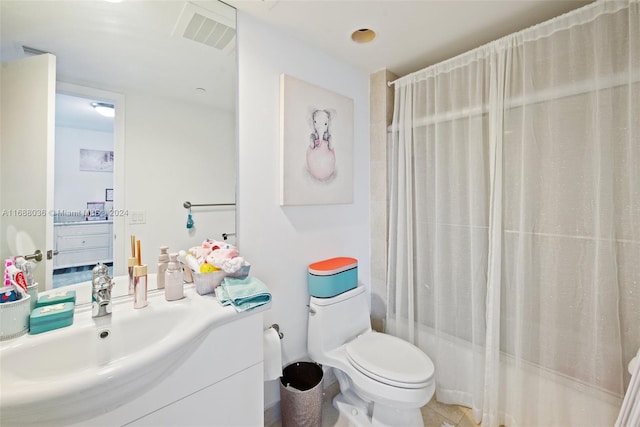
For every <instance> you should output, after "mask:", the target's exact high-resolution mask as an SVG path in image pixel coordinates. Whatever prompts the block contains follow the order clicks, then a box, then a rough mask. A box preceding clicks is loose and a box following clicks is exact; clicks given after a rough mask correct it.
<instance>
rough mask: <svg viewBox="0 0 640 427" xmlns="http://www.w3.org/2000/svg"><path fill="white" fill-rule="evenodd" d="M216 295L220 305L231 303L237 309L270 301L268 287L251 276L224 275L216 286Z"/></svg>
mask: <svg viewBox="0 0 640 427" xmlns="http://www.w3.org/2000/svg"><path fill="white" fill-rule="evenodd" d="M218 289H220V291H218ZM216 296H217V297H218V300H219V301H220V303H221V304H222V305H229V304H231V305H232V306H233V307H234V308H235V309H236V310H237V311H247V310H251V309H252V308H256V307H260V306H261V305H264V304H267V303H269V302H270V301H271V292H269V288H267V286H266V285H265V284H264V283H262V282H261V281H260V280H259V279H257V278H255V277H252V276H247V277H243V278H236V277H225V278H224V279H223V280H222V283H221V284H220V286H219V287H218V288H216Z"/></svg>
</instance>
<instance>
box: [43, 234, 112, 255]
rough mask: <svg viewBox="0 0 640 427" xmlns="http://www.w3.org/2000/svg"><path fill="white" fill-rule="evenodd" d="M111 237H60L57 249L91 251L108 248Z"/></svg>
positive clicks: (94, 235) (103, 235) (90, 235)
mask: <svg viewBox="0 0 640 427" xmlns="http://www.w3.org/2000/svg"><path fill="white" fill-rule="evenodd" d="M110 243H111V236H110V235H108V234H97V235H96V234H89V235H85V236H66V237H65V236H58V239H57V241H56V249H57V250H58V251H66V250H73V249H91V248H101V247H108V246H109V245H110Z"/></svg>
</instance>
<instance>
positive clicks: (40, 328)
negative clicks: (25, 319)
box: [29, 302, 75, 335]
mask: <svg viewBox="0 0 640 427" xmlns="http://www.w3.org/2000/svg"><path fill="white" fill-rule="evenodd" d="M74 308H75V304H74V303H72V302H61V303H58V304H52V305H45V306H42V307H37V308H35V309H34V310H33V311H32V312H31V317H30V322H29V333H30V334H32V335H35V334H39V333H42V332H47V331H52V330H54V329H59V328H64V327H65V326H69V325H71V324H72V323H73V310H74Z"/></svg>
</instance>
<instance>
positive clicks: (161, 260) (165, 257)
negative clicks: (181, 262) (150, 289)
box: [157, 246, 169, 289]
mask: <svg viewBox="0 0 640 427" xmlns="http://www.w3.org/2000/svg"><path fill="white" fill-rule="evenodd" d="M168 251H169V246H160V255H158V275H157V286H158V289H164V283H165V281H164V273H165V271H167V267H168V266H169V252H168Z"/></svg>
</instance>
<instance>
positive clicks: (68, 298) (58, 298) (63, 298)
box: [36, 291, 76, 307]
mask: <svg viewBox="0 0 640 427" xmlns="http://www.w3.org/2000/svg"><path fill="white" fill-rule="evenodd" d="M63 302H72V303H75V302H76V291H55V292H51V293H48V294H44V295H40V296H39V297H38V303H37V304H36V307H42V306H45V305H53V304H60V303H63Z"/></svg>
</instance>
